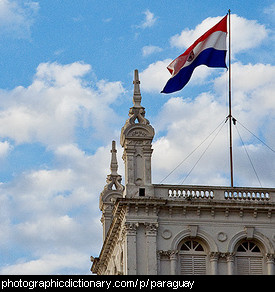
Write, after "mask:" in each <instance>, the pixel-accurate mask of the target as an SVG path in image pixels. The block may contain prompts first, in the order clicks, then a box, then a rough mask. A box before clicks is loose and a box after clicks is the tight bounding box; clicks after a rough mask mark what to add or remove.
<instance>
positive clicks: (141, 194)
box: [139, 188, 145, 197]
mask: <svg viewBox="0 0 275 292" xmlns="http://www.w3.org/2000/svg"><path fill="white" fill-rule="evenodd" d="M139 196H140V197H144V196H145V189H144V188H140V189H139Z"/></svg>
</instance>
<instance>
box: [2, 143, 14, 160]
mask: <svg viewBox="0 0 275 292" xmlns="http://www.w3.org/2000/svg"><path fill="white" fill-rule="evenodd" d="M12 148H13V147H12V146H11V145H10V143H9V142H8V141H4V142H0V158H4V157H6V156H7V155H8V153H9V152H10V151H11V150H12Z"/></svg>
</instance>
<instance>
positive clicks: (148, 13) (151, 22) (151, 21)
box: [138, 9, 157, 28]
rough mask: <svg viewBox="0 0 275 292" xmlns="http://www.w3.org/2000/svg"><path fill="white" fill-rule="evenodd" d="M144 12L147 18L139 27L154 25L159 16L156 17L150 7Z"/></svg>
mask: <svg viewBox="0 0 275 292" xmlns="http://www.w3.org/2000/svg"><path fill="white" fill-rule="evenodd" d="M143 13H144V15H145V19H144V21H143V22H142V23H141V24H140V25H139V26H138V27H140V28H147V27H152V26H153V25H154V24H155V23H156V21H157V18H156V17H155V15H154V13H152V12H151V11H150V10H149V9H147V10H146V11H144V12H143Z"/></svg>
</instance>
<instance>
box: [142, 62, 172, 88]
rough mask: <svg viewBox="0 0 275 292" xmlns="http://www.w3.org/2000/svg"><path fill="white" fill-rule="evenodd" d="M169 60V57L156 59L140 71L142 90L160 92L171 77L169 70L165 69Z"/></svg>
mask: <svg viewBox="0 0 275 292" xmlns="http://www.w3.org/2000/svg"><path fill="white" fill-rule="evenodd" d="M171 61H172V60H171V59H166V60H163V61H157V62H155V63H152V64H150V65H149V66H148V67H147V68H146V69H145V70H143V71H142V72H140V80H141V84H142V90H143V91H149V92H161V90H162V89H163V87H164V85H165V84H166V82H167V81H168V79H169V78H170V77H171V75H170V73H169V71H168V70H167V69H166V67H167V66H168V65H169V63H170V62H171Z"/></svg>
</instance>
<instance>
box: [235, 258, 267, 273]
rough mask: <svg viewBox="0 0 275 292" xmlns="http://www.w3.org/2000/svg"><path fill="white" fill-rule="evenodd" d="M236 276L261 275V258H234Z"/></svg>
mask: <svg viewBox="0 0 275 292" xmlns="http://www.w3.org/2000/svg"><path fill="white" fill-rule="evenodd" d="M236 259H237V274H238V275H262V274H263V258H262V257H244V256H241V257H236Z"/></svg>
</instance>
